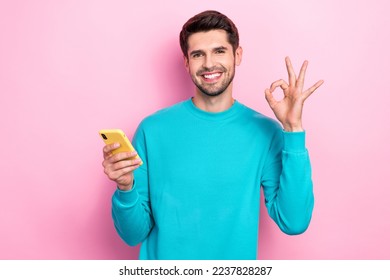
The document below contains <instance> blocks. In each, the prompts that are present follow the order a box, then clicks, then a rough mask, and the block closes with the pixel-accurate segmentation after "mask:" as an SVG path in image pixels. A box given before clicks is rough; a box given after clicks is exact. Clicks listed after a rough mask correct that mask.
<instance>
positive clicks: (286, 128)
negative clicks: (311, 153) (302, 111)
mask: <svg viewBox="0 0 390 280" xmlns="http://www.w3.org/2000/svg"><path fill="white" fill-rule="evenodd" d="M282 125H283V130H284V131H286V132H302V131H305V130H304V129H303V127H302V125H290V124H282Z"/></svg>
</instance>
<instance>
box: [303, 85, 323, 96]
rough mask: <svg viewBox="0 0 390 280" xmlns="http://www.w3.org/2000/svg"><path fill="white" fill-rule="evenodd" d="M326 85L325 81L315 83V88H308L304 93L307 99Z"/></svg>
mask: <svg viewBox="0 0 390 280" xmlns="http://www.w3.org/2000/svg"><path fill="white" fill-rule="evenodd" d="M323 83H324V81H323V80H319V81H318V82H317V83H315V84H314V85H313V86H311V87H310V88H308V89H307V90H306V91H305V92H304V93H303V95H304V97H305V99H306V98H308V97H309V96H310V95H311V94H312V93H313V92H314V91H315V90H316V89H317V88H319V87H320V86H321V85H322V84H323Z"/></svg>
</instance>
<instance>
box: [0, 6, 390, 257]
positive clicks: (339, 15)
mask: <svg viewBox="0 0 390 280" xmlns="http://www.w3.org/2000/svg"><path fill="white" fill-rule="evenodd" d="M206 9H217V10H220V11H221V12H223V13H226V14H227V15H228V16H229V17H231V18H232V19H233V20H234V21H235V22H236V24H237V26H238V28H239V30H240V35H241V45H242V47H243V49H244V57H243V62H242V65H241V66H239V67H238V69H237V73H236V80H235V90H234V92H235V97H236V98H237V99H238V100H240V101H241V102H243V103H245V104H247V105H249V106H251V107H252V108H254V109H257V110H259V111H261V112H263V113H265V114H267V115H269V116H273V114H272V112H271V111H270V109H269V108H268V105H267V104H266V101H265V99H264V94H263V92H264V89H265V88H266V87H268V86H269V84H270V83H271V82H273V81H274V80H277V79H279V78H287V73H286V70H285V66H284V57H285V56H286V55H289V56H290V57H291V59H292V61H293V64H294V65H295V69H296V70H297V71H298V69H299V67H300V65H301V63H302V62H303V60H304V59H308V60H309V61H310V63H309V68H308V72H307V79H306V81H307V83H306V85H307V86H309V85H311V84H313V83H314V82H316V81H317V80H318V79H324V80H325V84H324V85H323V86H322V87H321V88H320V89H319V90H318V91H317V92H316V93H315V94H314V95H312V96H311V97H310V99H309V100H308V101H307V103H306V105H305V111H304V125H305V128H306V130H307V146H308V148H309V151H310V154H311V158H312V166H313V179H314V182H315V195H316V204H315V210H314V216H313V219H312V223H311V226H310V228H309V229H308V231H307V232H306V233H305V234H303V235H300V236H295V237H291V236H287V235H284V234H283V233H281V232H280V231H279V230H278V229H277V228H276V226H275V225H274V223H273V222H271V221H270V219H269V218H268V216H267V214H266V212H265V208H264V205H262V209H261V210H262V213H261V216H262V218H261V225H260V228H261V233H260V240H259V258H261V259H390V240H389V236H390V219H389V216H390V203H389V197H390V189H389V182H390V169H389V157H390V148H389V142H390V129H389V122H388V121H387V119H386V118H387V117H388V115H389V105H390V92H389V83H388V81H389V79H388V76H389V65H390V54H389V53H390V52H389V50H390V32H389V27H390V20H389V19H390V17H389V16H388V11H389V9H390V4H388V1H386V0H382V1H380V0H377V1H372V0H371V1H359V0H353V1H352V0H348V1H340V0H320V1H303V0H296V1H287V0H285V1H281V0H279V1H254V0H253V1H226V0H225V1H213V3H211V4H210V1H207V2H206V1H179V0H170V1H155V2H153V1H137V4H134V1H124V0H118V1H103V0H89V1H88V0H83V1H80V0H66V1H65V0H63V1H50V0H37V1H21V0H13V1H1V2H0V40H1V42H0V96H1V99H0V104H1V110H0V114H1V115H0V121H1V126H0V127H1V136H0V139H1V140H0V141H1V145H0V155H1V161H0V172H1V179H0V184H1V195H0V207H1V209H0V210H1V211H0V225H1V228H0V258H1V259H128V258H130V259H136V258H137V255H138V248H130V247H128V246H127V245H125V244H124V243H123V242H122V241H121V240H120V238H119V237H118V235H117V234H116V232H115V230H114V227H113V224H112V221H111V211H110V203H111V195H112V193H113V191H114V189H115V186H114V185H113V184H112V183H111V182H110V181H109V180H108V179H107V178H106V177H105V175H104V174H103V171H102V166H101V161H102V152H101V149H102V146H103V142H102V141H101V139H100V138H99V136H98V133H97V132H98V130H99V129H101V128H111V127H119V128H122V129H123V130H125V131H126V132H127V134H128V135H129V137H132V135H133V133H134V130H135V128H136V127H137V125H138V123H139V122H140V121H141V119H142V118H144V117H145V116H146V115H148V114H150V113H153V112H154V111H156V110H157V109H160V108H162V107H165V106H168V105H171V104H173V103H175V102H177V101H181V100H183V99H186V98H188V97H189V96H191V95H192V93H193V87H192V83H191V81H190V79H189V78H188V77H187V74H186V72H185V70H184V67H183V63H182V57H181V53H180V49H179V44H178V33H179V31H180V28H181V26H182V24H183V23H184V22H185V21H186V20H187V19H188V18H189V17H191V16H192V15H194V14H195V13H198V12H200V11H203V10H206Z"/></svg>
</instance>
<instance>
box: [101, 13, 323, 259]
mask: <svg viewBox="0 0 390 280" xmlns="http://www.w3.org/2000/svg"><path fill="white" fill-rule="evenodd" d="M180 45H181V48H182V51H183V55H184V62H185V67H186V69H187V71H188V73H189V74H190V75H191V78H192V80H193V82H194V84H195V86H196V87H195V94H194V97H193V98H191V99H189V100H186V101H184V102H181V103H178V104H176V105H174V106H172V107H169V108H166V109H163V110H160V111H158V112H156V113H155V114H153V115H151V116H149V117H147V118H146V119H144V120H143V121H142V123H141V124H140V125H139V127H138V129H137V131H136V133H135V136H134V139H133V144H134V146H135V148H136V150H137V152H138V154H139V156H140V157H141V158H142V160H143V162H144V164H143V165H141V166H139V163H140V162H139V161H138V160H129V158H130V157H132V156H134V155H135V154H136V153H135V152H134V153H122V154H117V155H115V156H113V155H112V154H111V152H112V150H113V149H115V148H117V146H116V145H110V146H105V147H104V149H103V152H104V161H103V166H104V169H105V173H106V174H107V175H108V177H109V178H110V179H111V180H113V181H115V182H116V184H117V186H118V188H117V190H116V191H115V193H114V195H113V200H112V215H113V219H114V224H115V227H116V229H117V231H118V233H119V235H120V236H121V237H122V239H123V240H124V241H125V242H126V243H128V244H129V245H137V244H138V243H140V242H142V245H141V249H140V259H256V256H257V241H258V224H259V205H260V186H262V187H263V190H264V196H265V203H266V206H267V209H268V213H269V215H270V216H271V217H272V219H273V220H274V221H275V222H276V223H277V225H278V226H279V227H280V229H281V230H282V231H283V232H285V233H287V234H300V233H302V232H304V231H305V230H306V228H307V227H308V225H309V222H310V219H311V214H312V209H313V203H314V198H313V187H312V181H311V167H310V162H309V156H308V152H307V150H306V148H305V132H304V131H303V128H302V121H301V115H302V107H303V102H304V100H305V99H306V98H307V97H308V96H309V95H310V94H311V93H312V92H314V90H315V89H317V88H318V87H319V86H320V85H321V84H322V81H319V82H317V83H316V84H315V85H314V86H312V87H311V88H309V89H308V90H306V91H303V82H304V76H305V71H306V67H307V62H306V61H305V62H304V64H303V66H302V68H301V71H300V73H299V75H298V77H296V75H295V73H294V70H293V68H292V66H291V62H290V60H289V59H288V58H286V65H287V70H288V74H289V82H288V83H287V82H285V81H283V80H279V81H276V82H274V83H273V84H272V85H271V87H270V89H267V90H266V91H265V95H266V99H267V101H268V103H269V105H270V106H271V108H272V110H273V111H274V113H275V116H276V118H277V119H278V120H279V121H280V122H281V124H282V126H283V128H281V127H280V125H279V124H278V123H277V122H276V121H274V120H272V119H270V118H267V117H265V116H264V115H262V114H260V113H258V112H255V111H254V110H252V109H250V108H248V107H246V106H244V105H243V104H241V103H239V102H238V101H237V100H235V99H233V96H232V87H233V83H232V81H233V78H234V74H235V67H236V66H238V65H239V64H240V62H241V59H242V49H241V47H240V46H239V36H238V32H237V28H236V27H235V25H234V23H233V22H232V21H231V20H230V19H229V18H227V17H226V16H225V15H223V14H221V13H219V12H216V11H205V12H203V13H200V14H198V15H196V16H194V17H193V18H191V19H190V20H188V22H187V23H185V24H184V26H183V29H182V31H181V33H180ZM278 87H280V88H282V90H283V92H284V98H283V99H282V100H280V101H277V100H275V99H274V97H273V95H272V92H273V91H274V90H275V89H276V88H278Z"/></svg>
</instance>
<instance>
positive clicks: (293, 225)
mask: <svg viewBox="0 0 390 280" xmlns="http://www.w3.org/2000/svg"><path fill="white" fill-rule="evenodd" d="M262 186H263V190H264V196H265V205H266V207H267V210H268V213H269V215H270V217H271V218H272V219H273V220H274V221H275V222H276V224H277V225H278V226H279V228H280V229H281V230H282V231H283V232H284V233H286V234H290V235H295V234H301V233H303V232H304V231H305V230H306V229H307V228H308V226H309V223H310V220H311V215H312V211H313V206H314V195H313V183H312V179H311V165H310V159H309V154H308V151H307V149H306V147H305V132H284V131H282V130H280V131H278V132H276V134H275V135H274V138H273V141H272V143H271V146H270V149H269V152H268V156H267V159H266V163H265V166H264V172H263V177H262Z"/></svg>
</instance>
